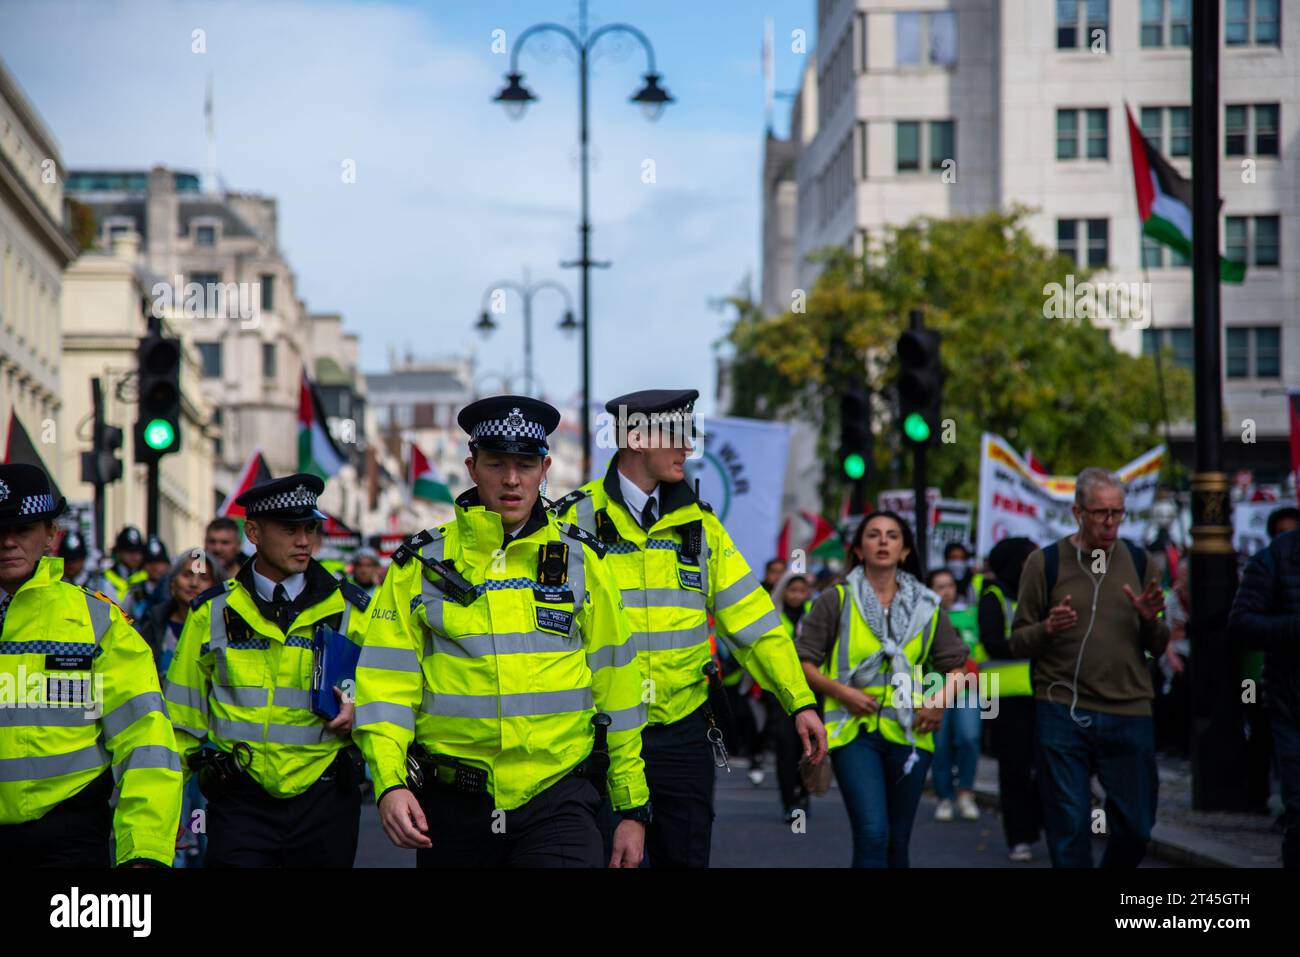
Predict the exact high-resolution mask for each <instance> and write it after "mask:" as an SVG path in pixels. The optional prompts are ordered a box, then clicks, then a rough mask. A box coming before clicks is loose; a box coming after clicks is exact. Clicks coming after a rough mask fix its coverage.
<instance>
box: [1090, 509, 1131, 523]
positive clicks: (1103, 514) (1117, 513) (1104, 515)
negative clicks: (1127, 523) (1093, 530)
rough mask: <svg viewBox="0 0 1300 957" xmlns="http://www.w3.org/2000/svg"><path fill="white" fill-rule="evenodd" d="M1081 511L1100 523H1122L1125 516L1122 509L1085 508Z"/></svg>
mask: <svg viewBox="0 0 1300 957" xmlns="http://www.w3.org/2000/svg"><path fill="white" fill-rule="evenodd" d="M1083 511H1084V512H1086V513H1087V514H1088V515H1089V516H1090V517H1092V518H1094V519H1096V520H1097V521H1100V522H1110V521H1114V522H1122V521H1124V516H1125V514H1127V513H1126V511H1125V510H1124V509H1122V508H1085V509H1083Z"/></svg>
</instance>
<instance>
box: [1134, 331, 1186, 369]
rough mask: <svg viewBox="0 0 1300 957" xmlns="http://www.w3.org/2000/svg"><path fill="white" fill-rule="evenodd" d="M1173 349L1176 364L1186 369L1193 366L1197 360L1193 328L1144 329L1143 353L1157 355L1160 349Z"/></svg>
mask: <svg viewBox="0 0 1300 957" xmlns="http://www.w3.org/2000/svg"><path fill="white" fill-rule="evenodd" d="M1162 349H1172V350H1173V353H1174V364H1175V365H1180V366H1182V367H1183V368H1185V369H1190V368H1192V366H1193V364H1194V362H1195V360H1194V358H1193V350H1192V330H1191V329H1190V328H1186V327H1184V328H1180V329H1143V330H1142V354H1143V355H1144V356H1152V355H1155V354H1156V352H1157V351H1158V350H1162Z"/></svg>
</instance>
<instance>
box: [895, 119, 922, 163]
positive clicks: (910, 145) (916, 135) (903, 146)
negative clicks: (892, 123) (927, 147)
mask: <svg viewBox="0 0 1300 957" xmlns="http://www.w3.org/2000/svg"><path fill="white" fill-rule="evenodd" d="M920 168H921V124H920V123H913V122H910V121H906V120H900V121H899V123H898V171H899V172H900V173H906V172H915V171H917V170H919V169H920Z"/></svg>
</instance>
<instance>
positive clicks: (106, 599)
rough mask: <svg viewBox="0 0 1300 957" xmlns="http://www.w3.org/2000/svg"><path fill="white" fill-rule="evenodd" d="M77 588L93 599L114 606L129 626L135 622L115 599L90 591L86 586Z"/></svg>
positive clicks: (97, 591) (96, 590) (94, 590)
mask: <svg viewBox="0 0 1300 957" xmlns="http://www.w3.org/2000/svg"><path fill="white" fill-rule="evenodd" d="M77 587H78V588H80V589H81V590H82V591H83V592H85V593H86V594H87V595H89V596H90V597H91V598H98V599H99V600H100V601H102V602H106V603H107V604H110V605H112V606H113V607H114V608H116V609H117V610H118V611H120V612H121V613H122V617H123V618H125V619H126V621H127V624H131V623H133V622H134V621H135V619H134V618H132V617H131V616H130V615H128V614H127V613H126V609H125V608H123V607H122V606H121V605H119V604H118V603H117V602H115V601H114V600H113V599H111V598H109V597H108V596H107V595H105V594H104V593H103V592H102V591H99V590H98V589H90V588H87V587H86V586H85V585H78V586H77Z"/></svg>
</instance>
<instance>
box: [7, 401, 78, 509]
mask: <svg viewBox="0 0 1300 957" xmlns="http://www.w3.org/2000/svg"><path fill="white" fill-rule="evenodd" d="M4 460H5V463H6V464H8V465H15V464H18V465H35V466H36V467H37V468H38V469H40V470H41V471H42V472H44V473H45V474H46V475H48V476H49V477H50V491H51V492H53V493H54V500H55V501H56V502H57V501H58V500H59V499H61V498H62V497H63V493H62V492H60V491H59V483H58V482H56V481H54V473H53V472H51V471H50V470H49V469H47V468H46V467H45V462H44V460H43V459H42V458H41V454H40V453H39V452H37V451H36V443H34V442H33V441H32V437H31V436H30V435H28V434H27V430H26V429H24V428H23V424H22V422H21V421H19V419H18V416H17V415H16V414H15V413H14V412H13V411H12V410H10V412H9V428H8V429H6V430H5V459H4Z"/></svg>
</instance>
